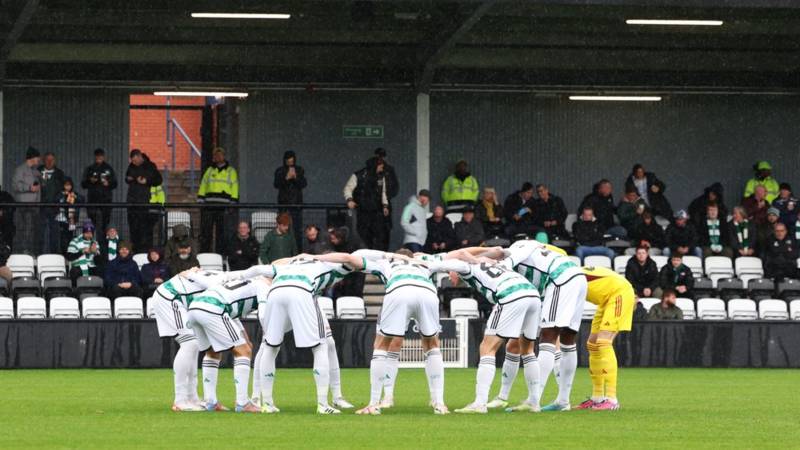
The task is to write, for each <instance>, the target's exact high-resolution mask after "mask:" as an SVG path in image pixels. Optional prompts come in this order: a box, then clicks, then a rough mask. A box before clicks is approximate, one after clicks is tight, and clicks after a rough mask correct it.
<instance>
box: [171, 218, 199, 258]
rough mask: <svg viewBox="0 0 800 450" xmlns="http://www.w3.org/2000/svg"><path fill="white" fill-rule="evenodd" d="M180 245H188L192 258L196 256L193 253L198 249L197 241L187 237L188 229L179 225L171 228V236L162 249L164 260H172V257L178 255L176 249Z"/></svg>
mask: <svg viewBox="0 0 800 450" xmlns="http://www.w3.org/2000/svg"><path fill="white" fill-rule="evenodd" d="M182 244H188V246H189V247H191V248H192V256H193V257H194V256H197V253H195V251H196V249H198V248H199V247H198V246H197V241H195V240H194V239H193V238H192V237H191V236H190V235H189V227H187V226H186V225H184V224H182V223H179V224H177V225H175V226H174V227H172V236H171V237H170V238H169V239H167V245H166V246H165V247H164V259H167V260H168V259H170V258H172V255H174V254H175V253H178V247H180V246H181V245H182Z"/></svg>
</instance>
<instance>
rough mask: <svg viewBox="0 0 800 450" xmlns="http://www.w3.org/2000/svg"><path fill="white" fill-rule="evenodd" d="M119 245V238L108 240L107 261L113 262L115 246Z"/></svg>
mask: <svg viewBox="0 0 800 450" xmlns="http://www.w3.org/2000/svg"><path fill="white" fill-rule="evenodd" d="M118 243H119V238H116V239H109V240H108V260H109V261H113V260H114V258H116V257H117V244H118Z"/></svg>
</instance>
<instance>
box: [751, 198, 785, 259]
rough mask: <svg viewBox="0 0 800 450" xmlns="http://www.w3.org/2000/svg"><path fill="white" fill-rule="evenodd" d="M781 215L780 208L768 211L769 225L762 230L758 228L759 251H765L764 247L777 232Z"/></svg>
mask: <svg viewBox="0 0 800 450" xmlns="http://www.w3.org/2000/svg"><path fill="white" fill-rule="evenodd" d="M780 215H781V212H780V211H778V208H773V207H770V208H769V209H768V210H767V223H765V224H764V226H762V227H760V228H759V227H756V235H757V242H756V248H757V249H759V251H762V250H763V249H764V246H765V245H767V241H768V240H769V239H770V238H771V237H772V235H773V233H774V232H775V225H776V224H778V223H780ZM787 229H788V228H787Z"/></svg>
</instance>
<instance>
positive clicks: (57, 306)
mask: <svg viewBox="0 0 800 450" xmlns="http://www.w3.org/2000/svg"><path fill="white" fill-rule="evenodd" d="M80 317H81V311H80V309H79V308H78V299H76V298H72V297H53V298H51V299H50V318H51V319H79V318H80Z"/></svg>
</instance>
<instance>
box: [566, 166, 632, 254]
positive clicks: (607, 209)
mask: <svg viewBox="0 0 800 450" xmlns="http://www.w3.org/2000/svg"><path fill="white" fill-rule="evenodd" d="M612 192H613V188H612V186H611V182H610V181H608V180H606V179H605V178H604V179H602V180H600V181H598V182H597V183H595V185H594V187H592V193H591V194H589V195H587V196H586V197H584V198H583V201H581V206H580V208H578V214H581V211H583V209H584V207H589V208H591V209H592V211H593V212H594V216H595V217H596V218H597V221H598V222H600V225H602V226H603V229H604V230H605V232H606V233H608V234H610V235H611V236H613V237H615V238H619V239H624V238H626V237H627V231H625V228H623V227H622V226H620V225H616V224H615V223H614V216H615V215H616V213H617V209H616V208H615V207H614V196H613V195H612Z"/></svg>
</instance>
